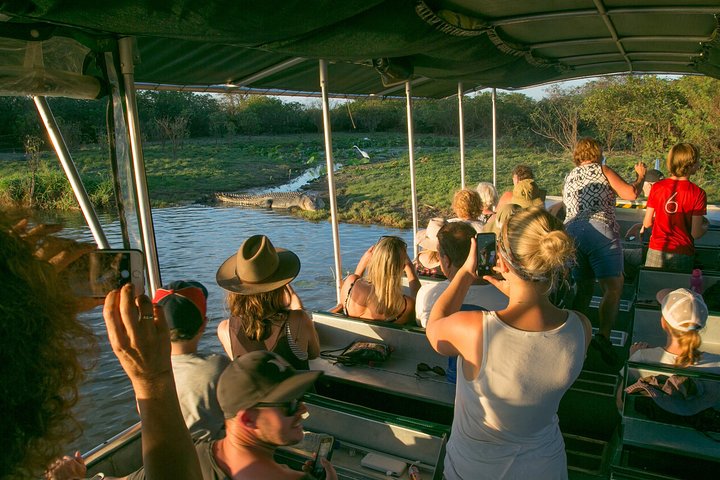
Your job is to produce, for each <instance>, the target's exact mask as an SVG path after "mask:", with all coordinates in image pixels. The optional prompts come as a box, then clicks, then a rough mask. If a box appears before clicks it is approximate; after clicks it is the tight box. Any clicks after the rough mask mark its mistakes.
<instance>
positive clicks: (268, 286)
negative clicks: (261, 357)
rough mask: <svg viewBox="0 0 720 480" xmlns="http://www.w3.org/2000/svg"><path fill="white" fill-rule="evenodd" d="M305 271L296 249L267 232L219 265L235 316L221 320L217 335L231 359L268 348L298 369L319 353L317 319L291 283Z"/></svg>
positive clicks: (305, 367) (219, 276)
mask: <svg viewBox="0 0 720 480" xmlns="http://www.w3.org/2000/svg"><path fill="white" fill-rule="evenodd" d="M299 272H300V259H299V258H298V257H297V255H295V254H294V253H293V252H291V251H289V250H284V249H282V248H277V249H276V248H275V247H274V246H273V244H272V242H270V239H269V238H268V237H266V236H265V235H254V236H252V237H250V238H248V239H247V240H245V242H243V244H242V246H241V247H240V249H239V250H238V252H237V254H236V255H233V256H231V257H230V258H228V259H227V260H226V261H225V262H224V263H223V264H222V265H221V266H220V268H219V269H218V271H217V274H216V280H217V283H218V285H220V287H222V288H223V289H225V290H226V291H227V292H228V294H227V305H228V308H229V309H230V318H229V319H227V320H223V321H222V322H220V325H218V338H219V339H220V343H222V346H223V348H224V349H225V352H227V354H228V356H229V357H230V358H233V359H234V358H236V357H239V356H241V355H244V354H246V353H248V352H251V351H255V350H268V351H271V352H275V353H277V354H278V355H280V356H281V357H283V358H284V359H285V360H287V362H288V363H289V364H290V365H292V366H293V367H294V368H296V369H298V370H308V368H309V365H308V360H312V359H313V358H317V356H318V355H319V354H320V340H319V339H318V334H317V331H316V330H315V325H314V324H313V321H312V318H311V317H310V315H308V314H307V312H305V311H304V310H303V305H302V302H301V301H300V298H299V297H298V296H297V294H296V293H295V291H294V290H293V288H292V287H291V286H290V282H291V281H292V280H293V279H294V278H295V277H296V276H297V274H298V273H299Z"/></svg>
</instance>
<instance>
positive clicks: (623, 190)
mask: <svg viewBox="0 0 720 480" xmlns="http://www.w3.org/2000/svg"><path fill="white" fill-rule="evenodd" d="M602 170H603V173H604V174H605V178H607V179H608V182H609V183H610V187H611V188H612V189H613V190H614V191H615V193H616V194H617V195H618V197H620V198H622V199H624V200H635V199H636V198H637V197H638V195H640V192H642V186H643V182H644V181H645V172H646V171H647V168H646V167H645V164H644V163H643V162H638V163H636V164H635V173H636V174H637V178H636V179H635V182H634V183H632V184H630V183H627V182H626V181H625V180H623V179H622V177H621V176H620V175H618V174H617V173H615V170H613V169H612V168H610V167H608V166H607V165H603V166H602Z"/></svg>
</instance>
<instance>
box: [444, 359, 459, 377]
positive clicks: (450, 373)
mask: <svg viewBox="0 0 720 480" xmlns="http://www.w3.org/2000/svg"><path fill="white" fill-rule="evenodd" d="M445 378H447V381H448V382H450V383H455V382H457V357H448V365H447V369H446V370H445Z"/></svg>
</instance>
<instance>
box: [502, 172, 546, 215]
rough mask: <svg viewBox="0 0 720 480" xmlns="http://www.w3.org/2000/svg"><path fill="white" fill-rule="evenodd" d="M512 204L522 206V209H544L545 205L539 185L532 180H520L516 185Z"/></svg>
mask: <svg viewBox="0 0 720 480" xmlns="http://www.w3.org/2000/svg"><path fill="white" fill-rule="evenodd" d="M510 203H514V204H515V205H520V206H521V207H522V208H530V207H542V206H544V205H545V202H543V199H542V194H541V192H540V189H539V188H538V186H537V183H535V180H533V179H530V178H528V179H525V180H520V181H519V182H517V184H515V187H514V188H513V194H512V199H511V200H510Z"/></svg>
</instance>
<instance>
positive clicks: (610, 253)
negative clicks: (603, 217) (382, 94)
mask: <svg viewBox="0 0 720 480" xmlns="http://www.w3.org/2000/svg"><path fill="white" fill-rule="evenodd" d="M565 230H566V231H567V233H568V235H570V236H571V237H572V238H573V240H574V241H575V249H576V261H577V264H576V265H575V267H574V268H573V269H572V276H573V278H574V279H575V280H576V281H579V280H589V279H592V278H612V277H619V276H620V275H622V272H623V250H622V244H621V243H620V235H619V234H618V233H617V232H616V231H615V230H614V229H613V228H612V227H611V226H610V225H607V224H606V223H603V222H597V221H592V220H591V221H589V222H585V221H577V222H571V223H569V224H568V225H566V226H565Z"/></svg>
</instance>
